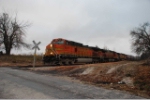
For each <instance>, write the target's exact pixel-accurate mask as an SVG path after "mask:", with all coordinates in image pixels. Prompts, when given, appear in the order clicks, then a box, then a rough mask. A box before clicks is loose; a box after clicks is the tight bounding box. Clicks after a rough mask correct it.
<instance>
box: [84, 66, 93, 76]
mask: <svg viewBox="0 0 150 100" xmlns="http://www.w3.org/2000/svg"><path fill="white" fill-rule="evenodd" d="M93 70H94V67H89V68H87V69H86V70H84V71H83V72H82V73H81V74H82V75H86V74H90V73H92V71H93Z"/></svg>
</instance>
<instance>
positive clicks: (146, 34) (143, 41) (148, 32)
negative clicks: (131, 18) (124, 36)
mask: <svg viewBox="0 0 150 100" xmlns="http://www.w3.org/2000/svg"><path fill="white" fill-rule="evenodd" d="M130 34H131V36H132V50H133V52H135V53H137V54H142V53H145V52H150V24H149V23H148V22H147V23H144V24H143V25H142V26H140V27H139V28H136V29H135V30H132V31H131V33H130Z"/></svg>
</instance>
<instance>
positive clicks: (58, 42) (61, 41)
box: [52, 40, 64, 44]
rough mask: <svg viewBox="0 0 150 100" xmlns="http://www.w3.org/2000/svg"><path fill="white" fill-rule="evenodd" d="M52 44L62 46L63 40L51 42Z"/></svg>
mask: <svg viewBox="0 0 150 100" xmlns="http://www.w3.org/2000/svg"><path fill="white" fill-rule="evenodd" d="M52 44H64V41H63V40H55V41H53V42H52Z"/></svg>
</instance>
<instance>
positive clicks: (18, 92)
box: [0, 67, 142, 99]
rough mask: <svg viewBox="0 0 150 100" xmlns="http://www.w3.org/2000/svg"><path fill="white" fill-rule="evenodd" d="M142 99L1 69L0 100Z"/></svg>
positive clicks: (51, 77) (58, 79)
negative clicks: (53, 99)
mask: <svg viewBox="0 0 150 100" xmlns="http://www.w3.org/2000/svg"><path fill="white" fill-rule="evenodd" d="M52 98H55V99H73V98H76V99H88V98H90V99H92V98H94V99H142V97H139V96H135V95H132V94H130V93H127V92H122V91H119V90H107V89H104V88H99V87H96V86H92V85H87V84H83V83H81V82H77V81H73V80H71V79H66V78H63V77H58V76H51V75H46V74H45V75H40V74H37V73H33V72H29V71H24V70H17V69H11V68H4V67H1V68H0V99H52Z"/></svg>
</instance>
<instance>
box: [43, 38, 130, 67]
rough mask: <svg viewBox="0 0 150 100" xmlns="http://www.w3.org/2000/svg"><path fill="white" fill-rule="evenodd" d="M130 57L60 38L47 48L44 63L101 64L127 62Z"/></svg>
mask: <svg viewBox="0 0 150 100" xmlns="http://www.w3.org/2000/svg"><path fill="white" fill-rule="evenodd" d="M127 59H129V56H128V55H126V54H122V53H117V52H115V51H110V50H105V49H101V48H98V47H92V46H88V45H83V44H82V43H78V42H74V41H70V40H66V39H62V38H58V39H53V40H52V42H51V43H50V44H48V45H47V46H46V50H45V54H44V56H43V62H44V64H45V63H49V64H56V65H68V64H75V63H100V62H110V61H121V60H127Z"/></svg>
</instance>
